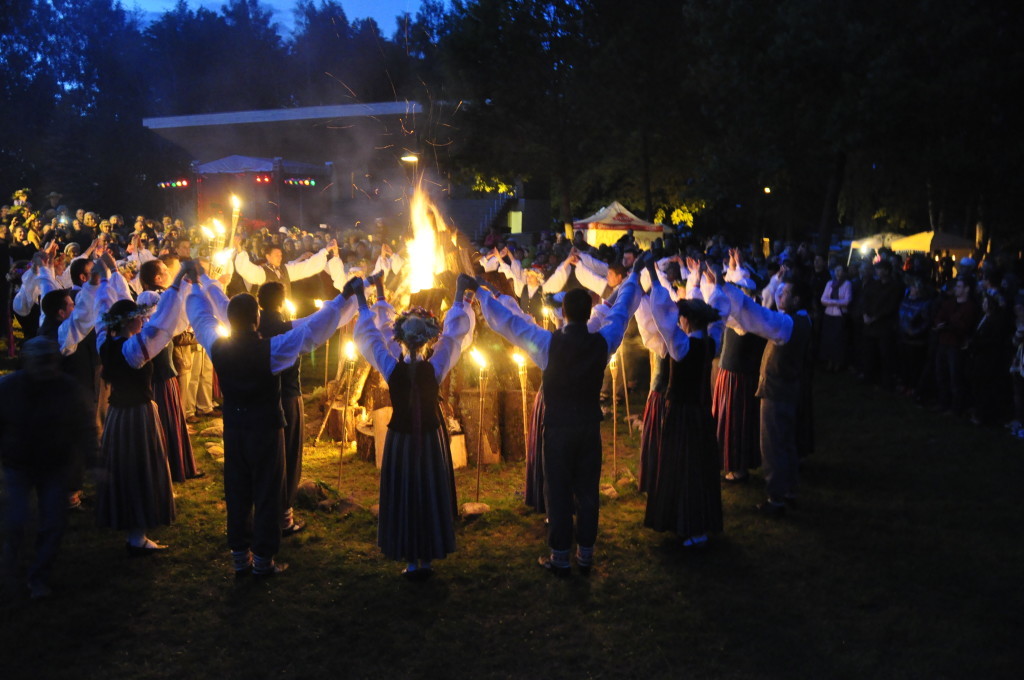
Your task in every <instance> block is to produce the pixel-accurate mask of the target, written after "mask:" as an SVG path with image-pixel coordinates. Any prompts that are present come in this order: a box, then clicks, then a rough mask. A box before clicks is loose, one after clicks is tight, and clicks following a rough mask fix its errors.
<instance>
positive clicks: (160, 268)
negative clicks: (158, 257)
mask: <svg viewBox="0 0 1024 680" xmlns="http://www.w3.org/2000/svg"><path fill="white" fill-rule="evenodd" d="M153 281H154V282H155V283H156V285H158V286H160V287H161V288H166V287H167V286H168V284H170V282H171V273H170V271H169V270H168V269H167V265H165V264H164V263H163V262H160V263H159V265H157V274H156V276H154V277H153Z"/></svg>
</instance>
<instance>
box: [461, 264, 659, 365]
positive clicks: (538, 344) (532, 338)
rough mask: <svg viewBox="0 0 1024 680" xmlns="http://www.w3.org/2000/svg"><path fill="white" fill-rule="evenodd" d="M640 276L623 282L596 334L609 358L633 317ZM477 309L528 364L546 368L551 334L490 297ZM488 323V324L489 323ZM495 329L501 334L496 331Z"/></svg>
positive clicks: (485, 298) (633, 276)
mask: <svg viewBox="0 0 1024 680" xmlns="http://www.w3.org/2000/svg"><path fill="white" fill-rule="evenodd" d="M639 286H640V284H639V277H638V276H637V275H636V274H630V276H629V277H628V278H627V279H626V280H625V281H623V283H622V290H620V291H619V295H618V298H617V299H616V300H615V304H614V305H613V306H612V308H611V310H610V311H609V313H608V315H607V316H606V317H605V319H604V325H603V326H602V327H601V328H600V329H599V330H598V331H597V332H598V333H600V334H601V336H602V337H604V339H605V342H606V343H607V344H608V356H609V357H610V356H611V355H612V354H614V353H615V351H616V350H617V349H618V348H619V345H620V344H621V343H622V336H623V334H624V333H625V332H626V325H627V324H628V323H629V318H630V317H631V316H633V313H634V312H635V311H636V307H637V305H638V304H639V295H640V287H639ZM479 300H480V308H481V309H482V310H484V318H485V319H487V318H491V319H494V323H495V325H493V326H491V328H493V329H495V331H496V332H499V333H500V334H501V335H502V336H503V337H505V338H506V339H508V341H509V342H511V343H513V344H514V345H516V346H517V347H519V348H520V349H521V350H523V351H524V352H526V355H527V356H528V357H530V361H532V362H533V363H534V364H536V365H537V366H538V367H540V368H541V370H543V369H545V368H547V365H548V350H549V348H550V347H551V335H552V333H551V331H548V330H545V329H543V328H541V327H540V326H538V325H537V324H536V323H533V321H526V320H525V319H523V318H522V317H521V316H518V315H515V314H513V313H512V312H510V311H509V310H508V308H507V307H506V306H505V305H504V304H502V303H501V302H500V301H499V300H498V299H497V298H494V297H492V296H490V295H481V296H480V297H479ZM488 324H490V322H488ZM498 328H501V329H503V331H504V332H502V331H498Z"/></svg>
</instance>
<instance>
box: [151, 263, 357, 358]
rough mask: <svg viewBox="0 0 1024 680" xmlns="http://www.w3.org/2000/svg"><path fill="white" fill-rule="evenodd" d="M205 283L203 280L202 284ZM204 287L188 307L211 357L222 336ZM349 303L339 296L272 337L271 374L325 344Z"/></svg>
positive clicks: (195, 293) (196, 293)
mask: <svg viewBox="0 0 1024 680" xmlns="http://www.w3.org/2000/svg"><path fill="white" fill-rule="evenodd" d="M202 281H203V280H202V279H200V282H201V283H202ZM201 288H202V285H201V286H200V290H196V288H195V287H193V290H192V293H191V294H190V295H189V296H188V300H187V301H186V303H185V306H186V309H187V311H188V319H189V321H190V322H191V323H192V328H193V330H194V331H195V334H196V340H197V341H199V344H200V345H202V346H203V349H205V350H206V353H207V354H209V353H210V350H211V348H212V347H213V343H215V342H216V341H217V338H218V337H219V336H218V334H217V324H218V321H217V316H216V315H215V314H214V310H213V304H212V303H211V301H210V297H209V296H208V295H207V294H206V293H204V292H203V291H202V290H201ZM211 294H213V293H212V291H211ZM213 295H215V294H213ZM161 302H162V300H161ZM345 302H346V300H345V298H344V297H342V296H341V295H338V296H337V297H335V298H334V299H333V300H328V301H327V302H325V303H324V306H323V308H321V309H320V310H319V311H317V312H316V313H314V314H311V315H310V316H309V317H307V319H306V321H305V323H302V324H300V326H299V327H298V328H292V330H290V331H288V332H287V333H282V334H281V335H275V336H274V337H272V338H270V370H271V372H272V373H275V374H276V373H280V372H281V371H283V370H285V369H286V368H288V367H290V366H291V365H292V364H294V363H295V362H296V361H297V360H298V358H299V356H300V355H302V354H305V353H307V352H311V351H313V350H314V349H315V348H316V347H319V346H320V345H322V344H323V343H325V342H326V341H327V338H329V337H331V334H333V333H334V331H335V330H337V328H338V324H339V322H340V320H341V315H342V311H343V310H344V308H345Z"/></svg>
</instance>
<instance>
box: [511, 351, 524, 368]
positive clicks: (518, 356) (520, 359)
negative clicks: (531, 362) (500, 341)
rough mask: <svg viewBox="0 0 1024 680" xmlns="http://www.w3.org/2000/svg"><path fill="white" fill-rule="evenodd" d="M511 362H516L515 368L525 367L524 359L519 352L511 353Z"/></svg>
mask: <svg viewBox="0 0 1024 680" xmlns="http://www.w3.org/2000/svg"><path fill="white" fill-rule="evenodd" d="M512 361H514V362H516V366H519V367H520V368H522V367H523V366H526V357H524V356H523V355H522V354H520V353H519V352H513V353H512Z"/></svg>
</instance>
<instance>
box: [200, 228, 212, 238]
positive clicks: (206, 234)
mask: <svg viewBox="0 0 1024 680" xmlns="http://www.w3.org/2000/svg"><path fill="white" fill-rule="evenodd" d="M199 230H200V231H202V232H203V236H204V237H205V238H206V239H208V240H210V241H212V240H213V232H212V231H210V228H209V227H206V226H203V227H200V228H199Z"/></svg>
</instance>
